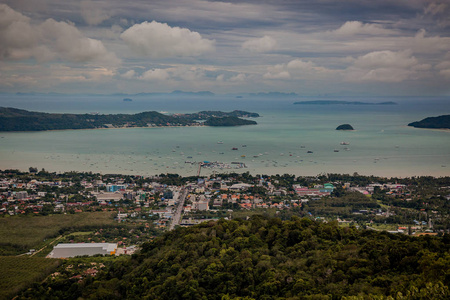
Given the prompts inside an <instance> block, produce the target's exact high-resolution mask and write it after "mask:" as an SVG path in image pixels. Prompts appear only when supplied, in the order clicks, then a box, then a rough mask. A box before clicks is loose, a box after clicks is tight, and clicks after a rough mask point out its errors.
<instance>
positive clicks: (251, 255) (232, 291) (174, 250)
mask: <svg viewBox="0 0 450 300" xmlns="http://www.w3.org/2000/svg"><path fill="white" fill-rule="evenodd" d="M449 242H450V238H449V236H448V235H446V236H444V237H443V238H439V237H430V236H426V237H408V236H405V235H391V234H389V233H386V232H376V231H370V230H358V229H356V228H354V227H346V228H342V227H339V226H338V225H337V223H335V222H331V223H325V222H319V221H313V220H310V219H306V218H304V219H300V218H297V217H293V218H292V219H291V220H290V221H281V220H280V219H277V218H272V219H267V218H264V217H261V216H254V217H252V218H251V219H250V220H248V221H243V220H239V219H238V220H232V221H226V220H220V221H217V222H209V223H203V224H200V225H197V226H194V227H191V228H177V229H176V230H174V231H171V232H168V233H166V234H165V235H164V236H162V237H159V238H156V239H155V240H154V241H152V242H150V243H147V244H144V245H143V247H142V250H141V253H140V254H138V255H134V256H133V257H132V259H130V260H128V261H127V260H119V261H117V262H116V263H115V264H114V265H113V267H112V268H110V269H109V270H107V271H105V272H102V273H99V274H98V275H97V276H96V277H95V278H88V279H86V280H82V281H78V280H66V281H61V280H59V281H58V280H52V279H47V280H46V281H44V282H43V283H42V284H40V285H37V286H36V287H35V288H34V289H30V290H28V291H26V292H25V293H23V294H22V295H20V297H19V299H21V298H27V297H30V298H48V299H50V298H52V299H53V298H54V299H57V298H58V299H67V298H71V299H76V298H78V297H82V298H85V299H344V297H346V298H345V299H375V297H376V299H386V297H387V296H390V295H392V296H393V298H390V299H448V297H449V291H448V286H447V285H446V284H448V283H449V282H450V254H449V246H450V243H449ZM398 293H402V294H398ZM401 295H403V296H408V295H409V296H410V297H405V298H401V297H400V296H401ZM352 296H353V298H352ZM403 296H402V297H403ZM419 296H420V297H419ZM239 297H242V298H239Z"/></svg>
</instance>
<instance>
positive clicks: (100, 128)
mask: <svg viewBox="0 0 450 300" xmlns="http://www.w3.org/2000/svg"><path fill="white" fill-rule="evenodd" d="M185 127H194V128H195V127H217V126H207V125H184V126H174V125H170V126H145V127H144V126H127V127H98V128H79V129H48V130H19V131H12V130H11V131H0V134H3V133H22V132H27V133H33V132H49V131H50V132H52V131H70V130H72V131H75V130H76V131H78V130H103V129H144V128H185ZM223 127H226V126H223Z"/></svg>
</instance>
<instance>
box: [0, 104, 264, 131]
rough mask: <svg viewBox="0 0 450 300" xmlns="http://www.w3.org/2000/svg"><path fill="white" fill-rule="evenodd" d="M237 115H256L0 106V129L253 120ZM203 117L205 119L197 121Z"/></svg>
mask: <svg viewBox="0 0 450 300" xmlns="http://www.w3.org/2000/svg"><path fill="white" fill-rule="evenodd" d="M240 117H252V118H255V117H259V115H258V114H257V113H251V112H246V111H240V110H236V111H232V112H221V111H202V112H199V113H193V114H175V115H165V114H161V113H158V112H156V111H147V112H141V113H137V114H114V115H112V114H111V115H102V114H60V113H43V112H32V111H27V110H23V109H17V108H9V107H7V108H6V107H0V131H45V130H62V129H98V128H128V127H163V126H240V125H253V124H256V122H255V121H249V120H245V119H241V118H240ZM199 120H200V121H203V120H204V121H205V122H199Z"/></svg>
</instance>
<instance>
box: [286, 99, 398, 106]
mask: <svg viewBox="0 0 450 300" xmlns="http://www.w3.org/2000/svg"><path fill="white" fill-rule="evenodd" d="M294 104H302V105H335V104H340V105H397V103H396V102H393V101H386V102H377V103H374V102H360V101H337V100H314V101H299V102H294Z"/></svg>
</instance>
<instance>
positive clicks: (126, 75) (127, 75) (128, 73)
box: [120, 70, 136, 79]
mask: <svg viewBox="0 0 450 300" xmlns="http://www.w3.org/2000/svg"><path fill="white" fill-rule="evenodd" d="M135 75H136V72H135V71H134V70H129V71H126V72H125V73H123V74H121V75H120V77H122V78H125V79H133V78H134V76H135Z"/></svg>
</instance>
